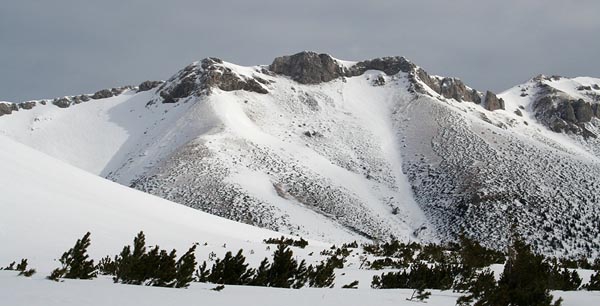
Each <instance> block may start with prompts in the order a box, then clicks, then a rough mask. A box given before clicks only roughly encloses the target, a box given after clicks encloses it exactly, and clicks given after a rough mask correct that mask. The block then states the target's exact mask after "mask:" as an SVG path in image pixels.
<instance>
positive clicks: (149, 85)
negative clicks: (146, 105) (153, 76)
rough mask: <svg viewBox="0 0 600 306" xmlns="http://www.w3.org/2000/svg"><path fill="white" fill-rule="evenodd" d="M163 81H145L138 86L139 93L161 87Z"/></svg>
mask: <svg viewBox="0 0 600 306" xmlns="http://www.w3.org/2000/svg"><path fill="white" fill-rule="evenodd" d="M162 83H163V82H162V81H144V82H142V83H141V84H140V85H139V86H138V90H137V92H142V91H148V90H151V89H154V88H156V87H158V86H160V85H161V84H162Z"/></svg>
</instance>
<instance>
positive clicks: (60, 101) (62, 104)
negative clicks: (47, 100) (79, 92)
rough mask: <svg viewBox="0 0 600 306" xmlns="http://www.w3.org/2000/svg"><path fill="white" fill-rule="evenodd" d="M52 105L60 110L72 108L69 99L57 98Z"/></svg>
mask: <svg viewBox="0 0 600 306" xmlns="http://www.w3.org/2000/svg"><path fill="white" fill-rule="evenodd" d="M52 104H54V105H56V106H58V107H60V108H67V107H69V106H71V99H70V98H68V97H62V98H56V99H54V100H53V101H52Z"/></svg>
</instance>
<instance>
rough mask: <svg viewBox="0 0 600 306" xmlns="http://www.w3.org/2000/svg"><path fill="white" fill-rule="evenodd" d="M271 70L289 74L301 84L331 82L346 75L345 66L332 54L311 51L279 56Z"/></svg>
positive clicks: (270, 67)
mask: <svg viewBox="0 0 600 306" xmlns="http://www.w3.org/2000/svg"><path fill="white" fill-rule="evenodd" d="M269 70H271V71H273V72H275V73H277V74H282V75H286V76H289V77H291V78H292V80H294V81H296V82H298V83H301V84H318V83H321V82H329V81H331V80H333V79H336V78H338V77H341V76H344V68H343V67H342V66H340V65H339V64H338V62H337V61H336V60H335V59H333V58H332V57H331V56H329V55H328V54H317V53H315V52H309V51H304V52H300V53H297V54H294V55H287V56H281V57H277V58H275V59H274V60H273V63H272V64H271V65H270V66H269Z"/></svg>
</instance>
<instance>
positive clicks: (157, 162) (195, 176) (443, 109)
mask: <svg viewBox="0 0 600 306" xmlns="http://www.w3.org/2000/svg"><path fill="white" fill-rule="evenodd" d="M599 86H600V80H598V79H593V78H576V79H566V78H559V77H552V78H547V77H543V76H542V77H538V78H534V79H532V80H531V81H530V82H528V83H526V84H524V85H520V86H517V87H515V88H513V89H510V90H508V91H507V92H505V93H502V94H500V95H495V94H494V93H491V92H489V91H488V92H485V93H484V92H480V91H477V90H475V89H472V88H470V87H468V86H466V85H465V84H463V83H462V82H461V81H460V80H458V79H455V78H445V77H438V76H433V75H429V74H427V72H425V71H424V70H423V69H421V68H419V67H418V66H416V65H415V64H413V63H411V62H410V61H408V60H406V59H405V58H401V57H388V58H380V59H373V60H367V61H361V62H346V61H340V60H337V59H335V58H333V57H331V56H329V55H326V54H316V53H313V52H302V53H299V54H296V55H292V56H284V57H280V58H277V59H275V60H274V61H273V63H272V64H271V65H269V66H254V67H242V66H237V65H234V64H231V63H227V62H224V61H221V60H219V59H216V58H207V59H204V60H202V61H200V62H196V63H192V64H191V65H189V66H187V67H185V68H184V69H182V70H181V71H179V72H178V73H176V74H175V75H174V76H172V77H171V78H170V79H168V80H167V81H165V82H144V83H143V84H140V86H139V87H126V88H120V89H113V90H105V91H101V92H98V93H95V94H93V95H81V96H74V97H65V98H61V99H55V100H45V101H33V102H27V103H29V104H24V103H18V104H13V103H0V113H4V114H6V115H4V116H2V117H0V134H4V135H6V136H8V137H10V138H13V139H15V140H18V141H19V142H22V143H24V144H27V145H29V146H31V147H33V148H36V149H38V150H40V151H42V152H45V153H47V154H49V155H52V156H54V157H57V158H59V159H62V160H63V161H66V162H68V163H70V164H73V165H75V166H78V167H80V168H82V169H85V170H88V171H90V172H92V173H95V174H98V175H101V176H103V177H107V178H109V179H111V180H113V181H116V182H119V183H121V184H123V185H126V186H132V187H134V188H136V189H139V190H142V191H145V192H148V193H151V194H154V195H157V196H160V197H162V198H165V199H169V200H172V201H175V202H177V203H181V204H184V205H187V206H190V207H193V208H198V209H200V210H203V211H206V212H210V213H213V214H216V215H219V216H223V217H226V218H229V219H233V220H237V221H241V222H244V223H249V224H254V225H258V226H261V227H265V228H269V229H274V230H278V231H283V232H287V233H293V234H299V235H303V236H307V237H315V238H319V239H321V240H326V241H340V240H342V241H343V240H345V241H348V240H353V239H355V238H357V237H364V238H387V237H389V235H394V236H396V237H399V238H400V239H402V240H414V239H421V240H437V239H440V240H444V241H446V240H452V239H454V238H455V236H456V234H457V233H459V232H461V231H465V232H467V233H469V234H470V235H472V236H474V237H477V238H478V239H479V240H480V241H482V242H483V243H485V244H487V245H489V246H493V247H496V248H503V247H505V245H506V241H507V237H508V234H509V229H510V228H511V225H512V224H516V226H517V229H518V231H519V232H520V233H521V234H522V235H523V236H524V237H525V238H526V239H527V240H528V241H529V242H530V243H532V244H533V246H534V247H535V248H536V249H537V250H539V251H542V252H544V253H546V254H554V255H567V256H579V255H585V256H590V257H593V256H597V252H598V251H597V250H598V248H599V246H600V241H599V240H598V235H599V234H600V232H599V231H600V230H599V229H600V224H599V223H598V222H600V221H598V220H600V218H599V216H600V206H599V205H598V204H599V203H600V194H599V192H598V190H599V187H600V180H598V177H599V175H600V160H599V157H600V155H599V154H600V143H598V138H597V137H596V136H597V135H598V133H599V132H600V131H599V130H598V124H599V122H600V121H599V119H598V118H599V117H600V111H599V107H598V100H599V99H598V94H600V87H599ZM42 102H43V103H42Z"/></svg>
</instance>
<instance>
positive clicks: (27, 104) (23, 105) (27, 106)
mask: <svg viewBox="0 0 600 306" xmlns="http://www.w3.org/2000/svg"><path fill="white" fill-rule="evenodd" d="M36 105H37V102H35V101H27V102H21V103H19V108H20V109H32V108H34V107H35V106H36Z"/></svg>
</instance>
